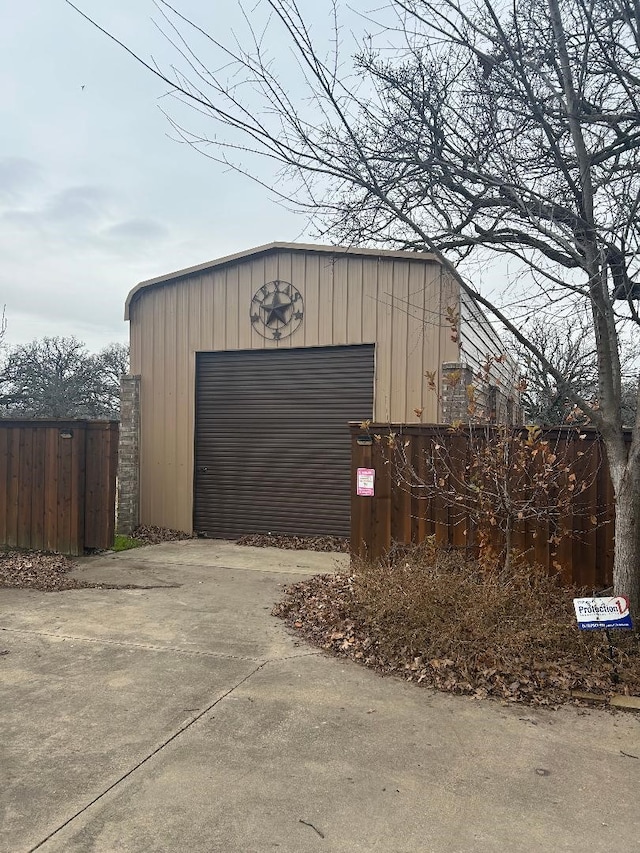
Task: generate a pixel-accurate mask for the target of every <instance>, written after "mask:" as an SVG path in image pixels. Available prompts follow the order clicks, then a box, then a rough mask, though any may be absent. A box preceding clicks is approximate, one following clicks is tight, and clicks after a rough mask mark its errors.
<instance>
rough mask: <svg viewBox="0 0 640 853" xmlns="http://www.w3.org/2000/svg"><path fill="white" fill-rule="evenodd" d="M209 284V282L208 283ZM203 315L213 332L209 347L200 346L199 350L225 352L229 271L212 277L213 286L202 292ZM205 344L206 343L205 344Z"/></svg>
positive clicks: (221, 271) (218, 272)
mask: <svg viewBox="0 0 640 853" xmlns="http://www.w3.org/2000/svg"><path fill="white" fill-rule="evenodd" d="M207 284H208V282H207ZM202 309H203V310H202V313H203V315H204V316H205V317H207V318H208V320H209V327H210V328H211V330H212V334H211V337H210V338H209V339H208V340H209V344H210V345H209V346H208V347H205V346H200V347H198V349H199V350H205V349H206V350H223V349H224V348H225V323H226V318H227V270H226V269H224V270H219V271H217V272H214V273H213V274H212V275H211V286H210V287H209V286H206V285H205V287H204V288H203V291H202ZM203 343H204V342H203Z"/></svg>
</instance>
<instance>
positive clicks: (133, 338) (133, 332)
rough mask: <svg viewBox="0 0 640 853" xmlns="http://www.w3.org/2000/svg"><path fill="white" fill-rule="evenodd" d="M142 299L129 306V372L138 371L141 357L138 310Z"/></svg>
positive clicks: (139, 310)
mask: <svg viewBox="0 0 640 853" xmlns="http://www.w3.org/2000/svg"><path fill="white" fill-rule="evenodd" d="M142 305H143V303H142V300H138V301H136V302H134V303H133V305H131V307H130V308H129V372H130V373H132V374H139V373H140V369H141V367H140V365H141V359H142V341H141V331H142V329H141V321H140V312H141V309H142Z"/></svg>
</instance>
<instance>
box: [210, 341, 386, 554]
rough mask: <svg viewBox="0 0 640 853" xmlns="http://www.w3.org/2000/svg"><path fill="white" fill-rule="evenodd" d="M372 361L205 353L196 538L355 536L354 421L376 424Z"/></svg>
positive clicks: (352, 356)
mask: <svg viewBox="0 0 640 853" xmlns="http://www.w3.org/2000/svg"><path fill="white" fill-rule="evenodd" d="M373 353H374V348H373V346H372V345H366V346H349V347H317V348H315V347H314V348H306V349H282V350H250V351H241V352H216V353H199V354H198V355H197V362H196V436H195V441H196V444H195V504H194V530H195V531H196V532H198V533H202V534H206V535H207V536H214V537H222V538H224V537H228V538H233V537H237V536H241V535H242V534H244V533H269V532H271V533H289V534H298V535H319V534H332V535H339V536H348V535H349V509H350V468H351V464H350V441H349V431H348V429H347V422H348V421H355V420H364V419H366V418H371V417H372V413H373Z"/></svg>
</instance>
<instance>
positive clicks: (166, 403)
mask: <svg viewBox="0 0 640 853" xmlns="http://www.w3.org/2000/svg"><path fill="white" fill-rule="evenodd" d="M183 287H184V283H183V282H181V283H180V284H179V285H178V286H174V287H165V288H164V292H165V298H164V308H163V311H164V324H163V328H164V347H163V353H162V355H163V360H162V362H161V364H162V383H161V389H159V390H160V393H159V395H158V397H159V402H160V404H161V406H162V408H163V415H164V421H165V422H164V436H163V443H162V455H161V457H160V458H159V459H158V464H159V465H160V466H161V467H162V468H164V475H165V481H166V483H167V485H169V484H170V488H165V489H163V506H162V524H163V526H164V527H171V524H170V521H169V519H171V518H173V517H174V514H175V510H176V454H177V449H178V448H177V436H176V430H177V417H178V402H177V399H176V395H177V383H176V375H177V372H176V359H177V337H178V334H179V330H178V329H179V325H180V323H179V318H178V291H179V290H181V289H182V288H183Z"/></svg>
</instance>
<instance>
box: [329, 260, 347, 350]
mask: <svg viewBox="0 0 640 853" xmlns="http://www.w3.org/2000/svg"><path fill="white" fill-rule="evenodd" d="M348 264H349V260H348V258H346V257H336V259H335V263H334V267H333V340H332V341H331V343H332V344H333V345H334V346H335V345H340V344H346V343H347V313H348V311H349V301H348V296H349V294H348V282H347V268H348Z"/></svg>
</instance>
